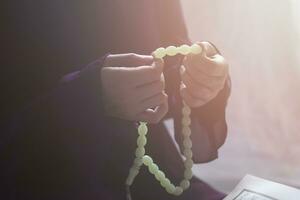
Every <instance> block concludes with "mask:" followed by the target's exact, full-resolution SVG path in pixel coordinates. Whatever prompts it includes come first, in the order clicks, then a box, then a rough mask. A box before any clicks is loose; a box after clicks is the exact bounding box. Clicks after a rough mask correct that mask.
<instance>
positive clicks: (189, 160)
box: [184, 158, 194, 169]
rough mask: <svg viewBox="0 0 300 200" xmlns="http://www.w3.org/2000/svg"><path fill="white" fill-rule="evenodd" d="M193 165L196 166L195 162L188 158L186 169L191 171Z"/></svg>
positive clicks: (185, 164)
mask: <svg viewBox="0 0 300 200" xmlns="http://www.w3.org/2000/svg"><path fill="white" fill-rule="evenodd" d="M193 165H194V162H193V160H192V159H190V158H187V159H186V160H185V161H184V167H185V168H186V169H191V168H192V167H193Z"/></svg>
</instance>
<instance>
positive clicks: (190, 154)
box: [183, 149, 193, 158]
mask: <svg viewBox="0 0 300 200" xmlns="http://www.w3.org/2000/svg"><path fill="white" fill-rule="evenodd" d="M183 155H184V156H185V157H186V158H192V157H193V152H192V150H190V149H184V150H183Z"/></svg>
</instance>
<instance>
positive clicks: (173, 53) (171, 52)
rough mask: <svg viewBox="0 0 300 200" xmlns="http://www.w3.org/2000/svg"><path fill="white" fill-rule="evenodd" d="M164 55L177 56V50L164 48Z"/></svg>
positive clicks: (170, 47)
mask: <svg viewBox="0 0 300 200" xmlns="http://www.w3.org/2000/svg"><path fill="white" fill-rule="evenodd" d="M166 53H167V55H168V56H175V55H176V54H177V48H176V47H174V46H169V47H167V48H166Z"/></svg>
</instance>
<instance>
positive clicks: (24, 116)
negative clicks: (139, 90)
mask: <svg viewBox="0 0 300 200" xmlns="http://www.w3.org/2000/svg"><path fill="white" fill-rule="evenodd" d="M103 60H104V58H102V59H99V60H97V61H96V62H94V63H92V64H90V65H88V66H87V67H85V68H84V69H83V70H81V71H78V72H74V73H72V74H70V75H68V76H66V77H64V78H63V80H62V82H61V84H60V86H59V87H58V88H56V89H54V90H53V91H52V92H49V94H47V95H45V96H43V97H40V98H39V99H37V100H35V102H33V103H32V104H31V105H30V106H28V107H27V108H26V109H25V110H24V111H22V112H21V113H20V114H19V115H18V116H17V117H16V118H14V120H12V122H11V123H10V124H9V125H8V126H6V127H7V128H3V129H2V127H1V143H0V161H1V164H0V196H1V198H4V199H69V197H70V196H72V195H73V194H74V195H75V194H80V193H85V194H87V193H91V194H92V191H89V192H87V191H85V190H90V189H91V188H93V187H92V186H91V185H89V184H86V183H87V179H90V180H93V177H92V176H93V174H92V173H95V171H97V172H99V174H98V175H99V176H98V175H97V177H98V178H99V177H101V174H102V173H106V171H107V170H105V169H106V168H107V166H106V164H107V163H108V162H109V159H110V158H109V157H108V156H106V155H107V153H106V152H107V149H108V147H109V146H113V145H112V144H111V143H110V140H108V137H107V136H108V134H109V132H108V131H107V130H106V121H107V118H106V116H105V114H104V113H103V109H102V102H101V101H102V100H101V90H100V88H101V81H100V76H101V75H100V73H101V67H102V62H103ZM94 168H95V170H94V171H93V170H91V169H94ZM96 169H97V170H96ZM89 172H90V174H89ZM98 178H97V179H98ZM95 180H96V179H95ZM83 183H85V184H83ZM100 183H102V182H101V181H100ZM97 187H101V186H100V185H99V184H98V185H97ZM94 189H95V191H94V192H97V191H98V190H99V188H94ZM96 189H97V190H96ZM74 191H76V192H74ZM51 195H52V196H51ZM74 195H73V196H74ZM100 196H101V195H100ZM63 197H65V198H63ZM76 198H79V197H76ZM76 198H75V199H76Z"/></svg>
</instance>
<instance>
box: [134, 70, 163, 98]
mask: <svg viewBox="0 0 300 200" xmlns="http://www.w3.org/2000/svg"><path fill="white" fill-rule="evenodd" d="M164 89H165V80H164V76H163V74H161V78H160V80H158V81H155V82H152V83H149V84H146V85H142V86H138V87H137V88H136V91H135V93H136V96H137V98H138V99H140V100H144V99H147V98H149V97H152V96H155V95H157V94H160V93H162V92H163V91H164Z"/></svg>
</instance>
